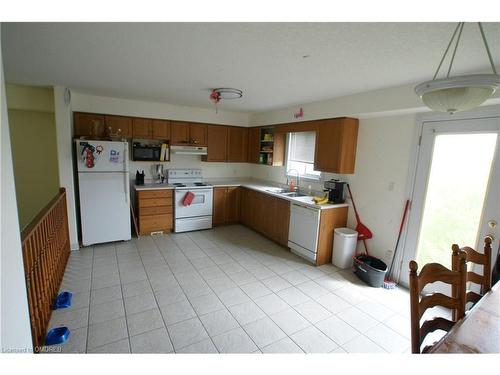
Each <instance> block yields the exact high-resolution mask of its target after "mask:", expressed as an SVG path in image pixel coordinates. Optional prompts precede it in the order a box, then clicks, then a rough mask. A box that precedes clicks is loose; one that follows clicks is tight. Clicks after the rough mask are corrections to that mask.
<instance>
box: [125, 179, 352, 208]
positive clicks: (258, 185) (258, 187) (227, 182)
mask: <svg viewBox="0 0 500 375" xmlns="http://www.w3.org/2000/svg"><path fill="white" fill-rule="evenodd" d="M204 181H205V182H207V183H209V184H211V185H212V186H213V187H225V186H241V187H245V188H247V189H252V190H255V191H259V192H261V193H265V194H268V195H272V196H273V197H277V198H280V199H285V200H287V201H290V202H291V203H297V204H300V205H303V206H307V207H312V208H317V209H321V210H327V209H332V208H339V207H348V206H349V205H348V204H347V203H341V204H329V203H327V204H322V205H318V204H315V203H314V201H313V199H312V197H311V196H308V195H306V196H303V197H287V196H283V195H281V194H278V193H277V192H276V191H277V190H278V189H281V188H282V185H279V184H277V183H273V182H269V181H263V180H255V179H248V178H246V179H242V178H240V179H238V178H235V179H230V178H228V179H210V178H206V179H204ZM173 188H174V186H173V185H171V184H156V183H149V184H144V185H140V186H139V185H135V190H137V191H140V190H155V189H173Z"/></svg>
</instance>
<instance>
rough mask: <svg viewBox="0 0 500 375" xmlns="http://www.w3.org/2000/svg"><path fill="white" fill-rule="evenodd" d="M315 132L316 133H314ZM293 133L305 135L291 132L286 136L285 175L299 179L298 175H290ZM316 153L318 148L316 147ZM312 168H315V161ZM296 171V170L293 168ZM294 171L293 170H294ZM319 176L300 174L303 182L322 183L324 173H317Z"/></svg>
mask: <svg viewBox="0 0 500 375" xmlns="http://www.w3.org/2000/svg"><path fill="white" fill-rule="evenodd" d="M313 132H314V131H313ZM293 133H303V132H289V133H287V135H286V149H285V175H286V176H287V177H297V174H296V173H290V174H289V173H288V171H289V170H290V143H291V138H292V134H293ZM314 153H316V146H314ZM303 164H309V163H303ZM312 166H313V168H314V160H313V162H312ZM293 169H294V168H293ZM293 169H292V170H293ZM317 172H319V174H317V175H315V174H308V173H306V174H302V173H300V172H299V178H300V179H301V180H306V181H316V182H318V181H321V178H322V177H323V172H321V171H317Z"/></svg>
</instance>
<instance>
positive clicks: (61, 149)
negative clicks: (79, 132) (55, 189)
mask: <svg viewBox="0 0 500 375" xmlns="http://www.w3.org/2000/svg"><path fill="white" fill-rule="evenodd" d="M64 91H65V88H64V87H60V86H56V87H54V108H55V118H56V135H57V154H58V155H57V156H58V160H57V161H58V165H59V183H60V185H61V187H64V188H66V202H67V207H68V229H69V242H70V246H71V250H77V249H79V247H80V246H79V244H78V229H77V221H76V203H75V186H74V185H75V184H74V177H73V145H72V139H73V127H72V121H71V108H70V106H69V105H67V104H66V103H65V102H64Z"/></svg>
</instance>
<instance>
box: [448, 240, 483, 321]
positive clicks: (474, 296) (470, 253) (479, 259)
mask: <svg viewBox="0 0 500 375" xmlns="http://www.w3.org/2000/svg"><path fill="white" fill-rule="evenodd" d="M451 249H452V255H451V269H452V270H454V271H458V270H459V267H460V266H459V264H458V261H457V259H458V257H457V256H456V254H458V253H459V252H460V251H463V252H465V254H466V262H467V263H473V264H475V265H480V266H483V270H482V272H481V273H482V274H481V275H480V274H479V273H477V272H474V271H467V278H466V282H471V283H474V284H478V285H479V286H480V287H481V289H480V292H479V293H476V292H474V291H472V290H466V294H465V304H467V303H469V302H472V303H473V304H476V303H477V302H478V301H479V300H480V299H481V297H482V296H484V295H485V294H486V293H487V292H488V291H489V290H490V289H491V237H489V236H487V237H485V239H484V252H483V253H482V254H481V253H480V252H478V251H476V250H474V249H472V248H470V247H468V246H466V247H463V248H461V249H460V248H459V247H458V245H456V244H453V245H452V246H451ZM456 292H457V291H456V289H455V287H452V295H453V296H455V295H456ZM453 318H454V319H456V317H455V316H453Z"/></svg>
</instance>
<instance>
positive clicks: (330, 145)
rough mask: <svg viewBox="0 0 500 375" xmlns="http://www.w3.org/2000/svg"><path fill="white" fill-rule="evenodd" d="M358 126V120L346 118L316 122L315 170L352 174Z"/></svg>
mask: <svg viewBox="0 0 500 375" xmlns="http://www.w3.org/2000/svg"><path fill="white" fill-rule="evenodd" d="M358 124H359V121H358V119H354V118H348V117H344V118H338V119H331V120H320V121H317V132H316V150H315V153H314V169H315V170H317V171H322V172H330V173H342V174H352V173H354V167H355V162H356V145H357V140H358Z"/></svg>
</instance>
